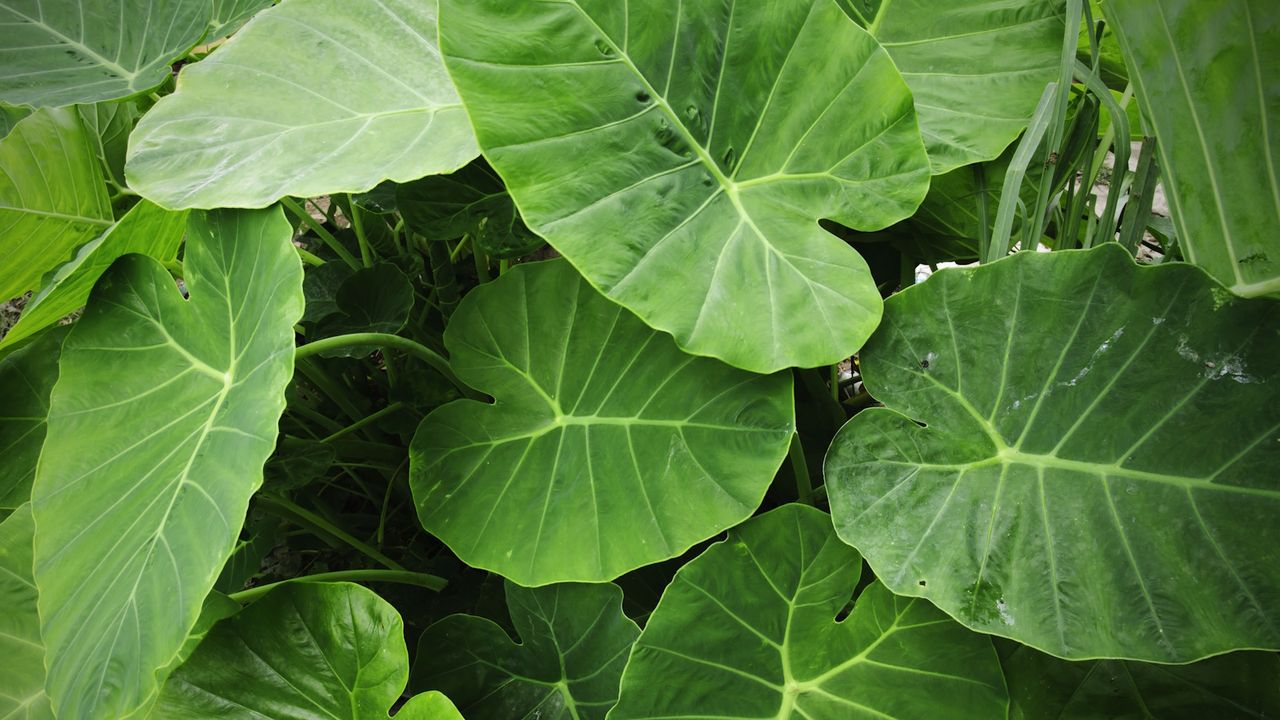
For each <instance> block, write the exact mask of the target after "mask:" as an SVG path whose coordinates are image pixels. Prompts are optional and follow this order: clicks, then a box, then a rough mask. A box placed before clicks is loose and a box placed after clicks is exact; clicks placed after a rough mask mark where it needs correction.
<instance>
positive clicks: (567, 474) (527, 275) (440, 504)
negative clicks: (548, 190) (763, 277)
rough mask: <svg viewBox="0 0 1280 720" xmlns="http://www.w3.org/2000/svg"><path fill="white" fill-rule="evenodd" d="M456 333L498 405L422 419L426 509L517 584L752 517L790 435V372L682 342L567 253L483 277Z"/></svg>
mask: <svg viewBox="0 0 1280 720" xmlns="http://www.w3.org/2000/svg"><path fill="white" fill-rule="evenodd" d="M444 341H445V346H446V347H447V348H448V350H449V355H450V357H451V359H452V365H453V369H454V371H455V372H456V373H457V374H458V377H460V378H461V379H462V380H463V381H464V382H466V383H467V384H469V385H471V386H472V387H474V388H476V389H478V390H481V391H484V392H487V393H489V394H491V395H493V397H494V398H495V403H494V404H493V405H488V404H485V403H481V402H477V401H474V400H459V401H457V402H453V403H450V404H448V405H445V406H443V407H441V408H439V409H437V410H436V411H434V412H433V413H431V415H429V416H427V418H426V419H425V420H423V422H422V425H421V426H420V427H419V428H418V432H417V434H416V435H415V436H414V439H413V444H412V446H411V449H410V484H411V486H412V488H413V495H414V499H415V501H416V502H417V505H418V517H419V518H421V519H422V524H423V526H424V527H426V529H427V531H428V532H430V533H431V534H433V535H435V536H436V537H438V538H440V539H441V540H443V541H444V542H445V543H446V544H447V545H449V547H450V548H452V549H453V551H454V552H455V553H456V554H457V555H458V556H459V557H460V558H462V560H463V561H464V562H466V563H467V564H468V565H471V566H473V567H480V568H484V569H486V570H492V571H494V572H497V573H499V574H501V575H503V576H505V577H508V578H510V579H512V580H514V581H515V582H517V583H519V584H521V585H525V586H537V585H546V584H549V583H554V582H576V581H591V582H594V581H603V580H611V579H613V578H615V577H617V576H619V575H621V574H622V573H624V572H627V571H628V570H632V569H635V568H637V567H640V566H642V565H647V564H649V563H653V562H657V561H659V560H665V559H667V558H672V557H676V556H677V555H680V554H681V553H682V552H684V551H685V550H687V549H688V548H689V547H690V546H692V545H693V544H694V543H697V542H699V541H701V540H705V539H706V538H708V537H711V536H712V535H714V534H716V533H718V532H720V531H721V530H724V529H725V528H728V527H732V526H733V525H736V524H737V523H739V522H742V521H743V520H745V519H746V518H747V517H750V515H751V513H752V512H753V511H754V510H755V509H756V507H757V506H759V504H760V500H761V498H762V497H763V495H764V491H765V489H766V488H768V486H769V483H770V481H771V480H772V479H773V475H774V473H775V472H776V471H777V469H778V466H779V464H780V463H781V462H782V459H783V457H784V456H785V455H786V452H787V447H788V444H789V442H790V439H791V434H792V432H793V428H794V423H795V418H794V408H793V407H792V398H791V377H790V375H789V374H788V373H779V374H776V375H769V376H762V375H753V374H751V373H747V372H743V371H740V370H737V369H734V368H732V367H729V366H726V365H723V364H721V363H719V362H717V361H715V360H712V359H710V358H697V357H693V356H691V355H686V354H684V353H682V352H681V351H680V350H679V349H678V348H677V347H676V346H675V343H674V342H672V340H671V338H670V337H668V336H666V335H663V334H662V333H659V332H656V331H654V330H652V329H650V328H649V327H647V326H645V324H644V323H642V322H640V320H639V319H637V318H636V317H635V316H633V315H631V314H630V313H628V312H626V311H625V310H624V309H622V308H621V307H619V306H617V305H615V304H613V303H611V302H609V301H608V300H607V299H606V298H605V297H603V296H602V295H600V294H599V293H597V292H595V291H594V290H592V289H591V286H590V285H588V284H587V282H586V281H585V280H583V279H582V278H581V277H580V276H578V275H577V273H575V272H574V270H573V268H572V267H571V266H570V265H569V264H568V263H566V262H565V261H563V260H554V261H550V262H543V263H531V264H523V265H519V266H517V267H514V268H512V269H511V270H510V271H509V272H507V273H506V274H504V275H502V276H501V277H500V278H498V279H497V280H494V281H493V282H490V283H486V284H485V285H482V286H480V287H479V288H476V289H475V290H472V291H471V292H470V293H468V294H467V296H466V297H465V298H463V300H462V303H461V305H459V306H458V309H457V311H456V312H455V313H454V315H453V319H452V320H451V321H450V323H449V327H448V329H447V330H446V332H445V336H444Z"/></svg>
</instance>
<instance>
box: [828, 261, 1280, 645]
mask: <svg viewBox="0 0 1280 720" xmlns="http://www.w3.org/2000/svg"><path fill="white" fill-rule="evenodd" d="M886 308H887V311H886V314H885V322H884V324H883V325H882V326H881V328H880V329H879V330H877V331H876V334H875V336H874V337H873V338H872V341H871V342H870V343H869V344H868V345H867V347H866V348H865V349H864V350H863V352H862V355H861V367H862V374H863V380H864V381H865V383H866V387H867V389H868V390H869V391H870V392H871V394H872V395H873V396H874V397H875V398H876V399H878V400H880V401H881V402H883V403H884V404H885V405H886V406H887V407H886V408H877V409H871V410H866V411H863V412H862V413H860V414H858V415H857V416H856V417H855V418H854V419H853V420H852V421H850V422H849V424H848V425H846V426H845V427H844V428H843V429H842V430H841V431H840V433H839V434H838V435H837V437H836V439H835V441H834V442H833V443H832V447H831V450H830V451H829V453H828V456H827V462H826V477H827V488H828V491H829V496H830V498H831V508H832V513H833V515H834V516H835V523H836V528H837V529H838V530H839V532H840V537H841V538H843V539H844V540H845V541H847V542H849V543H851V544H852V545H853V546H854V547H856V548H858V549H859V550H860V551H862V553H863V554H864V555H865V556H866V558H867V560H868V562H870V563H871V566H872V567H873V568H874V569H875V570H876V575H877V577H879V578H880V579H881V580H882V581H883V582H884V583H885V584H886V585H888V586H889V588H890V589H891V590H893V591H894V592H896V593H899V594H902V595H913V596H921V597H926V598H928V599H930V600H932V601H933V602H934V603H936V604H937V605H938V606H939V607H941V608H942V609H943V610H945V611H946V612H947V613H948V614H950V615H951V616H952V617H955V618H956V619H958V620H960V621H961V622H963V623H964V624H966V625H968V626H969V627H971V628H973V629H975V630H979V631H981V632H987V633H993V634H996V635H1003V636H1006V637H1010V638H1012V639H1014V640H1017V641H1018V642H1021V643H1024V644H1027V645H1032V646H1034V647H1037V648H1040V649H1042V650H1044V651H1046V652H1050V653H1052V654H1054V655H1058V656H1061V657H1066V658H1074V659H1084V658H1097V657H1115V658H1130V659H1145V660H1154V661H1160V662H1187V661H1190V660H1195V659H1197V658H1201V657H1205V656H1208V655H1213V654H1217V653H1221V652H1224V651H1226V650H1232V649H1237V648H1276V647H1280V630H1278V629H1277V626H1278V625H1280V525H1278V524H1277V523H1276V522H1275V518H1276V517H1277V515H1278V514H1280V475H1278V474H1277V473H1276V472H1275V468H1276V467H1280V434H1278V433H1280V334H1277V333H1276V332H1275V328H1276V327H1278V326H1280V303H1277V302H1273V301H1269V300H1255V301H1246V300H1240V299H1238V298H1234V297H1233V296H1232V295H1231V294H1230V293H1228V292H1227V291H1226V290H1224V289H1223V288H1222V287H1221V286H1219V285H1218V284H1217V283H1216V282H1214V281H1213V280H1212V279H1210V278H1209V277H1208V276H1207V275H1205V273H1204V272H1202V271H1200V270H1199V269H1197V268H1194V267H1190V266H1187V265H1183V264H1169V265H1162V266H1158V267H1154V268H1139V267H1138V266H1137V265H1135V264H1134V262H1133V260H1132V258H1130V257H1129V255H1128V253H1126V252H1125V251H1124V250H1123V249H1122V248H1120V247H1119V246H1118V245H1116V244H1114V243H1108V244H1106V245H1103V246H1100V247H1098V248H1095V249H1093V250H1089V251H1066V252H1055V253H1051V254H1039V253H1018V254H1017V255H1015V256H1013V257H1011V258H1008V259H1005V260H1001V261H1000V262H998V263H994V264H991V265H986V266H982V267H977V268H956V269H948V270H944V271H942V272H939V273H937V274H936V275H934V276H933V277H931V278H930V279H929V280H927V281H926V282H925V283H923V284H922V285H918V286H916V287H913V288H910V289H908V290H906V291H904V292H902V293H899V294H898V295H896V296H894V297H892V298H890V300H889V301H888V302H887V303H886ZM1153 388H1163V390H1161V391H1159V392H1154V391H1153V390H1152V389H1153ZM920 423H923V424H924V425H925V427H921V425H920Z"/></svg>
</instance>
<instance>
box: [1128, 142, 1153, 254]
mask: <svg viewBox="0 0 1280 720" xmlns="http://www.w3.org/2000/svg"><path fill="white" fill-rule="evenodd" d="M1159 179H1160V173H1159V171H1158V170H1157V169H1156V139H1155V138H1154V137H1148V138H1143V140H1142V150H1141V151H1140V152H1139V153H1138V170H1137V172H1135V173H1134V179H1133V185H1132V187H1130V189H1129V202H1128V204H1127V205H1125V208H1124V225H1123V227H1121V228H1120V244H1121V245H1123V246H1124V248H1125V249H1126V250H1128V251H1129V252H1130V253H1133V254H1135V255H1136V254H1137V252H1138V245H1139V244H1140V243H1141V242H1142V238H1143V236H1144V235H1145V234H1146V231H1147V219H1148V218H1149V217H1150V216H1151V203H1152V201H1153V200H1154V199H1155V192H1156V182H1157V181H1158V180H1159Z"/></svg>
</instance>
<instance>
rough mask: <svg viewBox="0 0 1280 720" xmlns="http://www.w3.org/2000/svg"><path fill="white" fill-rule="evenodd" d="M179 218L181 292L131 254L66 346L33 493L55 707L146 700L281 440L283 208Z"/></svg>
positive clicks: (288, 346)
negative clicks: (185, 237) (185, 222)
mask: <svg viewBox="0 0 1280 720" xmlns="http://www.w3.org/2000/svg"><path fill="white" fill-rule="evenodd" d="M189 229H190V232H191V238H190V240H189V241H188V243H187V249H186V261H185V279H186V287H187V290H188V291H189V292H190V295H191V299H190V300H189V301H187V300H184V299H183V297H182V295H181V294H180V293H179V292H178V288H177V287H176V286H175V285H174V281H173V278H172V277H170V275H169V273H168V272H167V271H166V270H165V269H164V268H163V267H162V266H161V265H160V264H159V263H158V262H156V261H155V260H152V259H150V258H147V257H143V256H140V255H128V256H125V257H123V258H121V259H120V260H117V261H116V263H115V264H114V265H112V267H111V269H110V270H109V271H108V272H107V273H106V274H105V275H103V277H102V279H101V280H100V281H99V282H98V286H97V287H96V288H95V289H94V292H93V295H92V296H91V297H90V300H89V305H88V307H87V308H86V310H85V314H84V316H83V317H82V318H81V319H80V320H79V321H78V322H77V323H76V326H75V329H74V330H73V331H72V332H71V334H70V336H68V338H67V340H66V342H65V343H64V344H63V350H62V359H61V361H60V363H59V367H60V377H59V378H58V383H57V385H55V386H54V390H53V394H52V397H51V399H50V411H49V423H48V432H47V435H46V437H45V444H44V452H43V455H42V457H41V463H40V466H39V468H38V470H37V475H36V481H35V486H34V488H33V490H32V506H33V510H34V513H35V518H36V524H37V525H38V526H39V527H40V533H39V534H38V536H37V537H36V544H35V578H36V584H37V585H38V586H39V588H40V617H41V631H42V635H43V637H44V641H45V646H46V648H47V652H48V658H47V666H48V668H49V676H48V680H47V683H46V687H47V688H48V690H49V695H50V697H51V698H52V699H53V703H54V707H55V709H56V710H57V711H58V714H59V715H60V716H64V717H122V716H124V715H127V714H128V713H129V712H131V711H132V710H133V709H135V708H137V707H138V706H140V705H141V704H142V703H144V702H145V701H146V700H147V699H148V698H149V697H151V696H153V695H154V693H155V690H156V687H157V685H158V684H159V683H160V682H163V680H164V677H163V673H162V672H161V670H162V669H163V668H166V667H167V666H168V665H169V663H170V661H171V660H172V659H173V658H174V657H175V655H176V654H177V653H178V652H179V650H180V649H181V647H182V645H183V642H184V641H185V640H186V638H187V634H188V632H189V631H190V630H191V628H192V627H193V625H194V624H195V622H196V618H197V616H198V615H199V613H200V607H201V602H202V601H203V600H204V598H205V595H207V594H208V592H209V590H210V588H212V587H213V583H214V580H215V579H216V578H217V576H218V572H219V570H220V569H221V568H222V566H223V563H224V562H225V561H226V559H227V557H228V556H229V555H230V554H231V550H232V548H233V546H234V544H235V542H236V537H237V536H238V534H239V532H240V526H241V524H242V523H243V522H244V517H245V509H246V508H247V506H248V503H249V496H250V495H252V494H253V491H254V490H255V489H256V488H257V487H258V485H259V484H260V483H261V482H262V465H263V462H264V461H265V460H266V459H267V456H268V455H270V453H271V450H272V448H273V447H274V446H275V439H276V432H277V430H276V425H277V423H278V421H279V418H280V414H281V412H282V411H283V409H284V404H285V400H284V390H285V386H286V385H287V384H288V382H289V379H290V376H291V374H292V369H293V350H294V346H293V340H294V337H293V325H294V323H296V322H297V321H298V318H299V317H300V316H301V314H302V268H301V265H300V263H299V261H298V256H297V253H296V252H295V250H294V248H293V245H292V244H291V243H290V239H291V237H292V234H293V231H292V227H291V226H290V225H289V223H288V222H287V221H286V220H285V219H284V215H283V214H282V213H281V211H280V210H279V209H275V210H267V211H260V212H233V211H218V212H212V213H208V214H207V215H206V214H199V215H193V216H192V217H191V219H190V223H189Z"/></svg>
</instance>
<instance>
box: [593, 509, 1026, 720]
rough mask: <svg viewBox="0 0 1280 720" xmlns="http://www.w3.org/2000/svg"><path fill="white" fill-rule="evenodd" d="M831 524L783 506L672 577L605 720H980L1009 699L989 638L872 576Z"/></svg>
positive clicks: (997, 712) (811, 512)
mask: <svg viewBox="0 0 1280 720" xmlns="http://www.w3.org/2000/svg"><path fill="white" fill-rule="evenodd" d="M861 567H862V563H861V560H860V558H859V557H858V554H857V553H856V552H854V551H853V549H852V548H850V547H848V546H846V545H844V544H843V543H841V542H840V541H839V540H838V539H837V538H836V535H835V532H834V531H833V530H832V528H831V518H830V517H829V516H828V515H827V514H826V513H823V512H820V511H818V510H815V509H813V508H811V507H808V506H805V505H787V506H784V507H782V508H779V509H777V510H774V511H772V512H769V513H767V514H765V515H762V516H760V517H758V518H755V519H753V520H752V521H751V522H749V523H747V524H745V525H743V526H742V527H740V528H736V529H734V530H732V531H730V533H729V538H728V539H727V540H726V541H725V542H723V543H719V544H716V545H713V546H711V547H710V548H709V549H708V550H707V551H706V552H704V553H703V554H702V555H700V556H698V558H697V559H695V560H693V561H692V562H690V563H689V564H687V565H685V566H684V567H682V568H681V569H680V571H679V572H678V573H676V577H675V579H674V580H672V582H671V585H669V586H668V587H667V590H666V592H664V593H663V594H662V600H661V601H659V603H658V607H657V608H656V609H655V610H654V611H653V614H652V615H651V616H650V617H649V622H648V623H647V624H646V625H645V629H644V632H643V633H641V634H640V639H639V640H637V641H636V645H635V649H634V650H632V652H631V659H630V660H628V662H627V669H626V671H625V672H623V674H622V696H621V697H620V698H619V700H618V705H617V707H616V708H614V710H613V712H611V713H610V714H609V717H610V719H611V720H640V719H642V718H643V719H645V720H658V719H659V718H675V717H689V718H693V717H699V718H705V717H717V718H733V719H738V718H741V719H743V720H746V719H747V718H766V717H767V718H777V720H791V719H794V720H801V719H802V718H803V719H805V720H837V719H839V718H852V717H868V718H901V719H902V720H907V719H908V718H938V717H947V718H973V719H974V720H978V719H979V718H981V719H983V720H987V719H989V718H997V717H1004V714H1005V708H1006V705H1007V704H1008V697H1007V695H1006V694H1005V688H1004V679H1003V678H1002V677H1001V675H1000V665H999V662H998V659H997V657H996V653H995V649H994V648H992V646H991V642H990V640H988V639H987V638H984V637H982V636H980V635H975V634H973V633H971V632H968V631H966V630H965V629H964V628H963V627H961V626H960V625H958V624H957V623H955V622H952V621H951V620H950V619H948V618H947V617H946V616H945V615H943V614H942V613H940V612H938V610H937V609H936V608H934V607H933V606H932V605H930V604H929V603H927V602H924V601H921V600H911V599H909V598H900V597H895V596H894V595H893V594H892V593H890V592H889V591H888V590H886V589H885V588H884V586H883V585H881V584H880V583H878V582H877V583H872V584H871V585H869V586H868V587H867V588H866V589H865V590H863V591H862V594H861V595H860V596H859V597H858V599H857V601H856V603H854V605H853V610H852V612H850V613H849V616H848V617H847V618H845V619H844V620H842V621H840V622H836V617H837V615H839V614H841V612H842V610H843V608H844V607H845V606H846V605H848V604H849V600H850V598H851V597H852V595H853V591H854V587H855V586H856V585H857V584H858V575H859V574H860V571H861Z"/></svg>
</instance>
